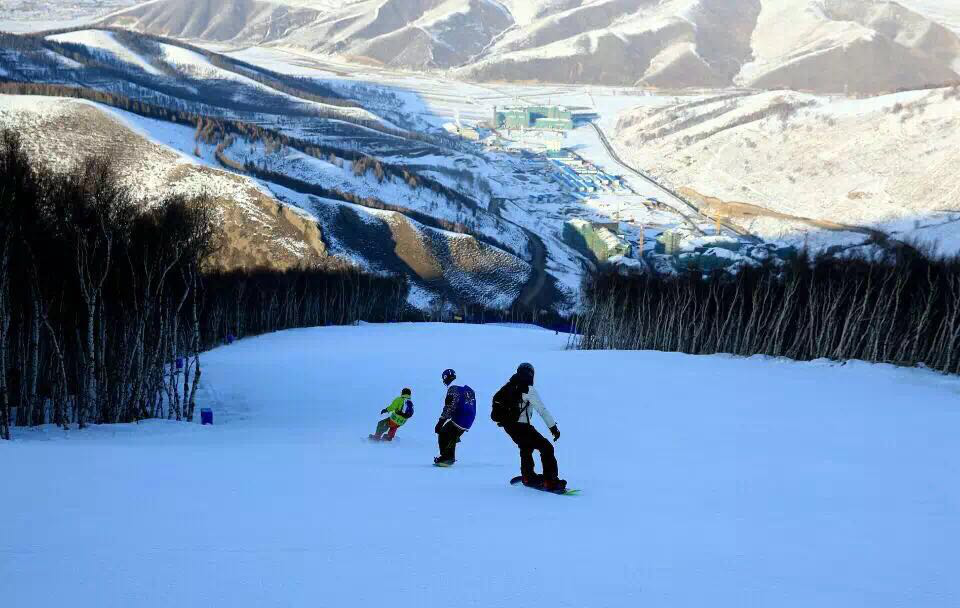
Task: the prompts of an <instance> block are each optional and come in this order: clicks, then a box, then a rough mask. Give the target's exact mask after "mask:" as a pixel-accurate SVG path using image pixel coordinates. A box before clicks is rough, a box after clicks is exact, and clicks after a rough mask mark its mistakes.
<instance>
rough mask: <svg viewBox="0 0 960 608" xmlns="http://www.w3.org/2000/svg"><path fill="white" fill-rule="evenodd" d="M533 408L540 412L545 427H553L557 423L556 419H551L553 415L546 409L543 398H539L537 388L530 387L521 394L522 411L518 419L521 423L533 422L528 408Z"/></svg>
mask: <svg viewBox="0 0 960 608" xmlns="http://www.w3.org/2000/svg"><path fill="white" fill-rule="evenodd" d="M531 409H534V410H536V411H537V413H538V414H540V417H541V418H543V421H544V422H545V423H546V425H547V428H548V429H549V428H553V427H554V426H556V425H557V421H556V420H554V419H553V416H552V415H551V414H550V410H548V409H547V406H545V405H544V404H543V399H541V398H540V393H538V392H537V389H536V388H534V387H532V386H531V387H530V390H528V391H527V392H526V394H524V396H523V412H522V413H521V414H520V420H518V422H521V423H523V424H533V419H532V416H531V413H530V410H531Z"/></svg>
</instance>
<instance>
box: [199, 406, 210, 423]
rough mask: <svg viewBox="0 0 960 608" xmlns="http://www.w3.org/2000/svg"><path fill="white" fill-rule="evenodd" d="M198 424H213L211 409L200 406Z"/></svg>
mask: <svg viewBox="0 0 960 608" xmlns="http://www.w3.org/2000/svg"><path fill="white" fill-rule="evenodd" d="M200 424H213V410H212V409H210V408H209V407H204V408H200Z"/></svg>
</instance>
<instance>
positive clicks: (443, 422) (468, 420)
mask: <svg viewBox="0 0 960 608" xmlns="http://www.w3.org/2000/svg"><path fill="white" fill-rule="evenodd" d="M441 379H442V380H443V383H444V384H446V385H447V396H446V398H445V399H444V401H443V412H441V414H440V420H438V421H437V426H436V427H435V428H434V429H433V430H434V432H436V434H437V443H438V444H439V446H440V455H439V456H437V457H436V458H434V459H433V464H435V465H437V466H441V467H449V466H452V465H453V463H454V462H456V461H457V444H458V443H459V442H460V437H461V436H463V434H464V433H466V432H467V431H469V430H470V427H471V426H473V421H474V419H476V417H477V397H476V395H475V394H474V392H473V389H472V388H470V387H469V386H457V385H456V384H454V383H453V381H454V380H456V379H457V372H455V371H453V370H452V369H446V370H443V374H441Z"/></svg>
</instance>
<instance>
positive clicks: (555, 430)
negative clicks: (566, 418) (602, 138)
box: [550, 425, 560, 441]
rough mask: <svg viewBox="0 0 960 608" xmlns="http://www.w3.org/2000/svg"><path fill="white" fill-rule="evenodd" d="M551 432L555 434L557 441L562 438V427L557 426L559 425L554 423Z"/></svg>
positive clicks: (554, 438)
mask: <svg viewBox="0 0 960 608" xmlns="http://www.w3.org/2000/svg"><path fill="white" fill-rule="evenodd" d="M550 433H551V434H552V435H553V440H554V441H556V440H557V439H560V429H558V428H557V425H553V426H551V427H550Z"/></svg>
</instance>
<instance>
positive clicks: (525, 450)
mask: <svg viewBox="0 0 960 608" xmlns="http://www.w3.org/2000/svg"><path fill="white" fill-rule="evenodd" d="M533 378H534V369H533V365H531V364H529V363H522V364H520V366H519V367H518V368H517V373H515V374H514V375H513V376H512V377H511V378H510V380H509V382H507V383H506V384H505V385H504V386H503V388H501V389H500V390H499V391H497V394H496V395H495V396H494V397H493V413H492V415H491V417H492V418H493V421H494V422H496V423H497V425H498V426H501V427H503V430H504V431H506V432H507V435H509V436H510V438H511V439H513V442H514V443H516V444H517V447H518V448H520V475H521V477H522V478H523V483H524V485H528V486H535V487H543V489H545V490H550V491H562V490H563V489H565V488H566V486H567V482H566V481H565V480H563V479H560V478H559V474H558V466H557V458H556V456H555V455H554V450H553V445H551V444H550V441H548V440H547V438H546V437H544V436H543V435H541V434H540V433H539V431H537V429H536V427H534V426H533V418H532V411H531V410H533V411H535V412H537V414H539V416H540V417H541V418H542V419H543V421H544V423H546V425H547V428H549V429H550V434H551V435H553V440H554V441H557V440H558V439H560V429H559V428H558V427H557V422H556V420H554V419H553V416H552V415H551V414H550V411H549V410H548V409H547V407H546V406H545V405H544V403H543V400H542V399H541V398H540V394H539V393H538V392H537V389H535V388H534V387H533ZM534 450H537V451H539V452H540V460H541V462H542V463H543V475H542V476H541V475H537V474H536V472H535V470H534V467H535V463H534V460H533V452H534Z"/></svg>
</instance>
